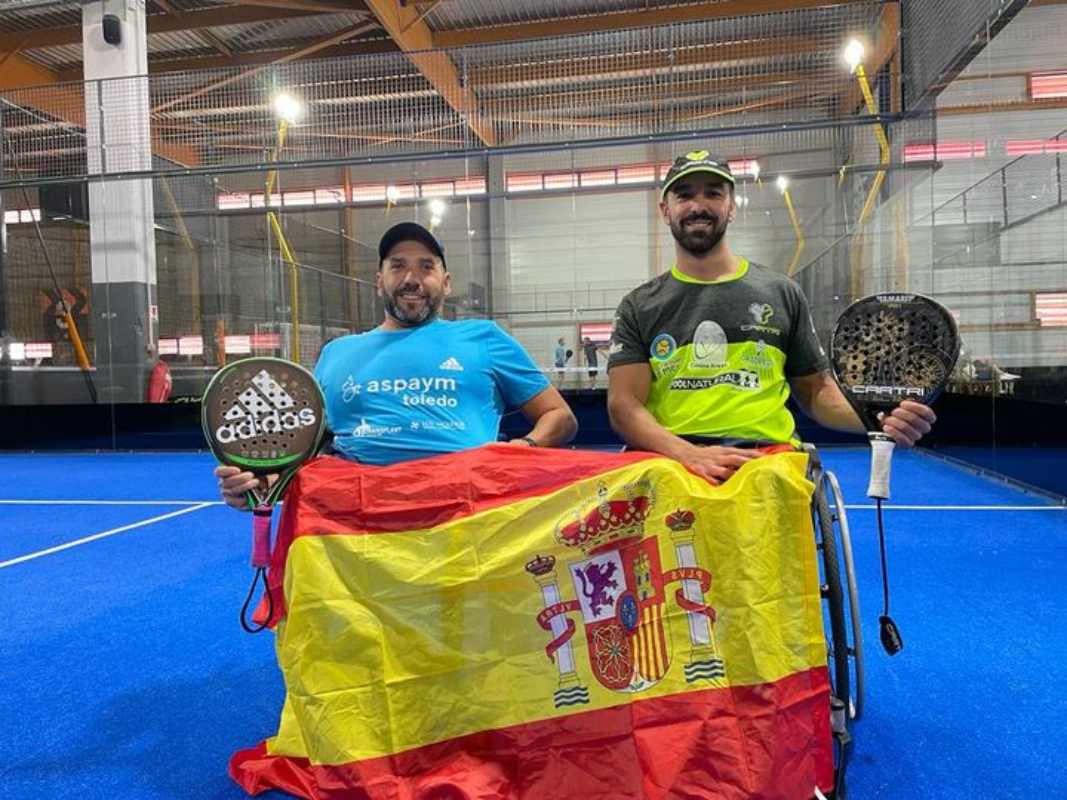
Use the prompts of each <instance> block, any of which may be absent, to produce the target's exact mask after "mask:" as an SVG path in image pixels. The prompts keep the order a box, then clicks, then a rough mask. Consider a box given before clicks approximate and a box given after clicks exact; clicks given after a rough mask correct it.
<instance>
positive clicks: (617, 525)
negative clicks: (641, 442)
mask: <svg viewBox="0 0 1067 800" xmlns="http://www.w3.org/2000/svg"><path fill="white" fill-rule="evenodd" d="M622 494H623V496H622V497H619V496H616V497H613V498H610V499H609V498H608V489H607V487H606V486H604V485H603V484H601V486H600V488H599V489H598V490H597V496H598V500H599V502H598V503H597V505H596V507H595V508H593V509H592V510H591V511H588V512H586V513H585V514H582V513H580V512H578V511H575V512H572V513H571V515H570V516H569V517H568V518H567V519H565V520H563V521H561V522H560V523H559V524H558V525H556V541H558V542H559V543H560V544H563V545H566V546H567V547H577V548H580V549H582V550H583V551H585V552H586V553H591V552H593V551H595V550H600V549H602V548H603V547H604V546H605V545H610V544H614V543H616V542H620V541H622V540H624V539H633V538H639V537H641V536H643V535H644V529H645V520H647V519H648V514H649V511H650V510H651V508H652V500H653V493H652V486H651V485H650V484H649V483H648V481H638V482H637V483H633V484H630V485H628V486H624V487H623V489H622Z"/></svg>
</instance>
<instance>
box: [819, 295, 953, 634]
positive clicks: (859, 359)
mask: <svg viewBox="0 0 1067 800" xmlns="http://www.w3.org/2000/svg"><path fill="white" fill-rule="evenodd" d="M959 354H960V336H959V331H958V329H957V328H956V321H955V320H954V319H953V318H952V315H951V314H950V313H949V311H948V309H946V308H945V307H944V306H942V305H941V304H940V303H937V302H936V301H934V300H931V299H930V298H929V297H924V296H922V295H918V294H908V293H886V294H876V295H871V296H870V297H864V298H862V299H861V300H857V301H856V302H855V303H853V304H852V305H850V306H849V307H848V308H846V309H845V313H844V314H842V315H841V318H840V319H839V320H838V321H837V326H836V328H835V329H834V335H833V338H832V339H831V341H830V365H831V367H832V369H833V373H834V378H835V379H836V380H837V383H838V385H839V386H840V387H841V391H842V393H843V394H844V395H845V399H847V400H848V402H849V403H850V404H851V406H852V408H853V409H855V411H856V414H858V415H859V418H860V420H861V421H862V422H863V425H864V427H865V428H866V429H867V438H868V439H869V440H870V443H871V475H870V482H869V483H868V485H867V494H868V496H870V497H872V498H874V499H875V500H876V502H877V507H878V533H879V543H880V546H881V555H882V582H883V589H884V593H885V606H884V609H885V610H884V613H883V614H882V617H881V619H880V622H881V638H882V645H883V647H885V649H886V652H888V653H890V654H893V653H897V652H899V651H900V650H901V649H902V648H903V647H904V644H903V640H902V639H901V637H900V632H899V631H898V630H897V627H896V624H895V623H894V622H893V620H892V619H891V618H890V616H889V580H888V571H887V569H886V558H885V535H884V531H883V526H882V501H883V500H888V499H889V474H890V465H891V463H892V458H893V446H894V443H893V440H892V439H891V438H890V437H889V436H888V435H887V434H886V433H884V432H883V431H882V425H881V420H880V419H879V417H880V415H881V414H883V413H889V412H890V411H892V410H893V409H894V408H896V407H897V406H898V405H899V404H900V402H901V401H902V400H914V401H916V402H918V403H923V404H925V405H930V404H931V403H933V401H934V400H936V399H937V396H938V395H939V394H941V390H942V389H944V387H945V384H946V383H947V382H948V379H949V376H950V375H951V374H952V370H953V369H954V368H955V366H956V359H957V358H959Z"/></svg>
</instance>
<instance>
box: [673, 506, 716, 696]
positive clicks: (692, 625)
mask: <svg viewBox="0 0 1067 800" xmlns="http://www.w3.org/2000/svg"><path fill="white" fill-rule="evenodd" d="M691 524H692V522H691V520H690V525H691ZM670 528H671V541H673V542H674V553H675V558H676V559H677V562H678V566H679V567H680V568H682V569H685V568H698V569H699V567H698V565H697V558H696V549H695V547H694V543H693V539H694V532H693V529H692V528H691V527H688V526H687V527H681V526H670ZM682 594H683V596H684V597H685V598H686V599H687V600H689V601H690V602H691V603H693V604H697V605H700V606H703V605H704V593H703V591H701V587H700V581H699V580H693V579H686V580H683V581H682ZM685 615H686V617H687V619H688V622H689V643H690V645H691V646H692V649H691V650H690V651H689V661H688V663H687V664H686V665H685V679H686V682H688V683H692V682H693V681H696V680H701V679H708V680H713V679H715V678H722V677H725V675H726V665H725V664H724V663H723V660H722V658H720V657H719V652H718V647H717V646H716V644H715V630H714V628H713V627H712V620H711V619H710V618H709V617H708V616H707V615H705V614H701V613H698V612H696V611H686V612H685Z"/></svg>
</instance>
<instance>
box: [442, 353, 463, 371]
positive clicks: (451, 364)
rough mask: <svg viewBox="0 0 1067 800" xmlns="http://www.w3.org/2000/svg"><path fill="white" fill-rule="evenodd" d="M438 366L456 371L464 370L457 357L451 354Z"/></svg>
mask: <svg viewBox="0 0 1067 800" xmlns="http://www.w3.org/2000/svg"><path fill="white" fill-rule="evenodd" d="M437 368H438V369H450V370H452V371H454V372H463V365H462V364H460V363H459V362H458V361H456V359H455V358H454V357H452V356H449V357H448V358H446V359H445V360H444V361H442V362H441V363H440V364H439V365H438V367H437Z"/></svg>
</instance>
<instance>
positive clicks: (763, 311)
mask: <svg viewBox="0 0 1067 800" xmlns="http://www.w3.org/2000/svg"><path fill="white" fill-rule="evenodd" d="M748 313H749V314H751V315H752V319H753V320H755V323H756V324H755V325H742V326H741V330H743V331H759V332H760V333H772V334H774V335H775V336H781V335H782V332H781V330H779V329H778V328H772V327H771V326H770V325H768V324H767V323H768V322H770V321H771V317H773V316H774V307H773V306H772V305H771V304H770V303H752V304H751V305H750V306H749V307H748Z"/></svg>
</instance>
